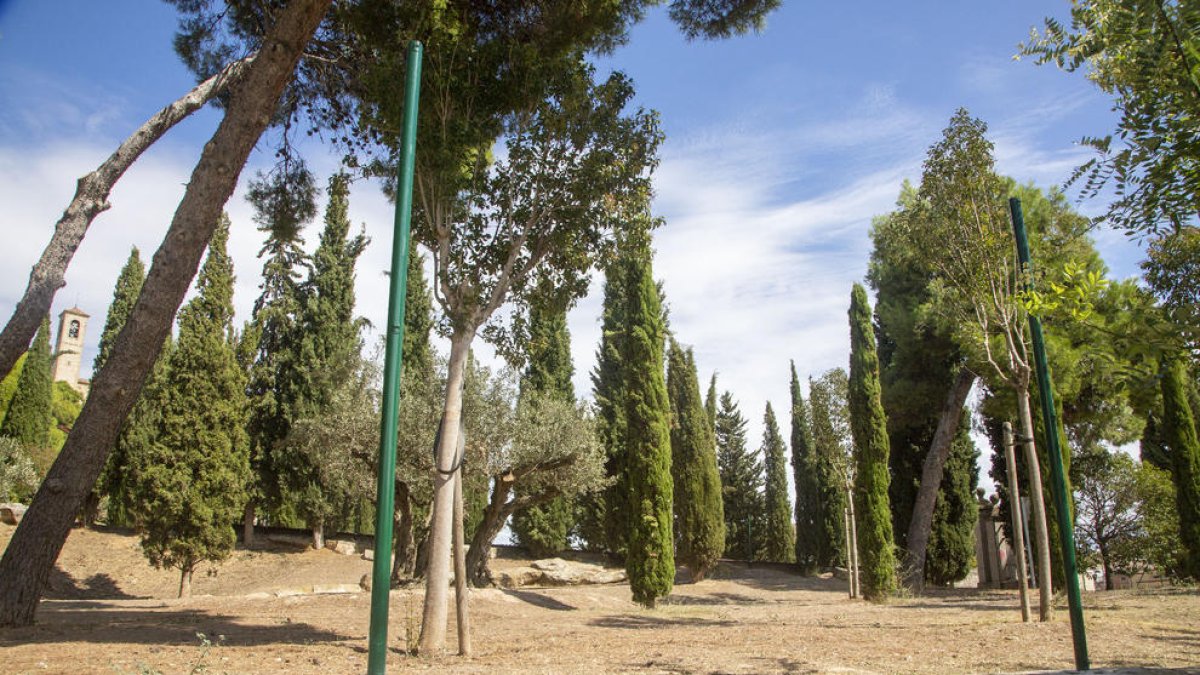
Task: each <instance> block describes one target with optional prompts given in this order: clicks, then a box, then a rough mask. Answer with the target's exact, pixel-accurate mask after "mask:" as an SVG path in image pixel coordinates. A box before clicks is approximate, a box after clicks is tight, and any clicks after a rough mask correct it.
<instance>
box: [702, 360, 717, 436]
mask: <svg viewBox="0 0 1200 675" xmlns="http://www.w3.org/2000/svg"><path fill="white" fill-rule="evenodd" d="M704 414H706V415H708V426H710V427H712V428H713V430H714V432H715V431H716V428H717V374H716V373H713V374H712V378H711V379H710V380H709V381H708V394H707V395H706V396H705V397H704Z"/></svg>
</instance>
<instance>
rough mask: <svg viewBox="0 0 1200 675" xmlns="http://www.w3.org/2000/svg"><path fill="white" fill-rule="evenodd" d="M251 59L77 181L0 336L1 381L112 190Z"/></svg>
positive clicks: (149, 124) (171, 109)
mask: <svg viewBox="0 0 1200 675" xmlns="http://www.w3.org/2000/svg"><path fill="white" fill-rule="evenodd" d="M253 58H254V57H253V56H250V57H247V58H244V59H242V60H240V61H236V62H234V63H231V64H229V65H228V66H225V68H224V69H222V70H221V72H220V73H217V74H216V75H214V76H212V77H211V78H209V79H207V80H205V81H204V82H201V83H200V84H198V85H196V87H195V88H194V89H192V90H191V91H189V92H188V93H187V94H185V95H184V96H183V97H182V98H180V99H179V100H177V101H175V102H173V103H171V104H170V105H168V106H167V107H165V108H163V109H162V110H160V111H158V112H157V113H156V114H155V115H154V116H153V117H151V118H150V119H148V120H146V122H145V123H144V124H142V126H140V127H138V129H137V131H134V132H133V133H132V134H131V135H130V136H129V138H126V139H125V141H124V142H123V143H121V145H120V146H118V147H117V150H116V151H115V152H113V154H112V155H110V156H109V157H108V159H106V160H104V163H103V164H101V165H100V166H99V167H97V168H96V170H95V171H93V172H91V173H89V174H88V175H86V176H84V177H82V178H80V179H79V181H78V182H77V183H76V185H75V196H74V197H73V198H72V199H71V203H70V204H68V205H67V208H66V210H65V211H63V214H62V217H61V218H59V220H58V222H57V223H56V224H55V225H54V234H53V235H51V237H50V243H48V244H46V248H45V250H43V251H42V257H41V258H39V259H38V262H37V264H36V265H34V267H33V270H32V271H31V272H30V273H29V284H28V285H27V286H26V287H25V294H24V295H23V296H22V297H21V300H20V301H19V302H18V303H17V306H16V307H15V308H14V309H13V314H12V317H10V318H9V320H8V323H7V324H5V326H4V331H3V332H2V333H0V378H3V377H4V376H5V375H7V374H8V373H9V371H11V370H12V368H13V365H14V364H15V363H16V362H17V359H18V358H19V357H20V356H21V354H24V353H25V350H26V349H28V348H29V341H30V340H32V339H33V334H34V333H35V332H37V329H38V325H39V324H41V322H42V318H44V317H45V316H46V315H47V314H49V313H50V306H51V305H52V304H53V303H54V294H55V293H57V292H58V289H60V288H62V287H63V286H64V285H66V282H65V281H64V276H65V275H66V272H67V266H68V265H70V264H71V259H72V258H74V257H75V251H76V250H77V249H78V248H79V245H80V243H82V242H83V236H84V235H85V234H87V230H88V227H90V226H91V224H92V221H93V220H95V219H96V216H98V215H100V214H101V213H103V212H104V211H107V210H108V209H109V207H110V206H111V205H110V204H109V203H108V196H109V194H110V193H111V192H112V189H113V186H114V185H116V183H117V181H118V180H120V178H121V176H123V175H124V174H125V172H126V171H127V170H128V169H129V167H130V166H131V165H132V164H133V163H134V162H135V161H137V159H138V157H141V156H142V153H143V152H145V151H146V150H147V149H148V148H149V147H150V146H151V145H153V144H154V143H155V142H157V141H158V139H160V138H162V137H163V134H165V133H167V131H169V130H170V129H171V128H172V127H174V126H175V125H176V124H178V123H179V122H181V121H182V120H184V119H185V118H186V117H187V116H188V115H191V114H192V113H193V112H195V111H197V110H199V109H200V108H201V107H203V106H204V104H205V103H208V101H209V100H211V99H212V98H213V97H214V96H216V95H217V94H219V93H221V92H222V91H224V90H225V89H226V88H227V87H228V86H229V85H230V84H231V83H233V82H235V81H236V80H237V79H238V78H240V77H241V76H242V75H243V74H244V73H245V72H246V69H247V67H248V66H249V65H250V63H251V60H252V59H253Z"/></svg>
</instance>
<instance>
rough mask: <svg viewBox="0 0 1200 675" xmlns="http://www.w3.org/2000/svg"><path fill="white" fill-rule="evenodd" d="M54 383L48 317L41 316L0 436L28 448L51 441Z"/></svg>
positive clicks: (40, 445)
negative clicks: (51, 375) (51, 370)
mask: <svg viewBox="0 0 1200 675" xmlns="http://www.w3.org/2000/svg"><path fill="white" fill-rule="evenodd" d="M52 386H53V383H52V382H51V380H50V317H46V318H43V319H42V325H41V327H39V328H38V332H37V335H35V336H34V338H33V346H32V347H31V348H30V349H29V352H28V353H27V355H26V357H25V365H24V367H23V368H22V369H21V376H20V377H18V378H17V388H16V391H14V392H13V397H12V401H11V402H10V403H9V404H8V413H7V414H5V416H4V424H3V426H0V436H8V437H10V438H13V439H16V441H17V442H18V443H20V444H21V445H22V446H23V447H25V448H26V449H27V450H41V449H44V448H45V447H46V446H47V445H48V444H49V442H50V424H51V421H52V419H53V416H52V412H51V404H52V392H51V387H52Z"/></svg>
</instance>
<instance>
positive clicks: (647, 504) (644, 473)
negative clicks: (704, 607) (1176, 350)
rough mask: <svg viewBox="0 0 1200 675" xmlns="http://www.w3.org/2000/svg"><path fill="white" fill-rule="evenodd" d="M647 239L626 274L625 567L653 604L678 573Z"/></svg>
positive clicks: (639, 594) (645, 601) (657, 314)
mask: <svg viewBox="0 0 1200 675" xmlns="http://www.w3.org/2000/svg"><path fill="white" fill-rule="evenodd" d="M651 255H652V254H651V252H650V249H649V246H648V245H645V246H644V247H643V248H642V249H641V250H640V251H638V252H637V254H636V255H631V256H629V259H628V260H627V264H626V269H625V274H626V278H625V281H626V289H625V290H626V296H625V298H626V300H625V302H626V312H627V314H626V317H625V319H626V321H627V322H628V335H627V336H626V339H625V340H624V341H623V345H622V346H623V348H624V349H623V350H622V360H623V361H624V366H625V446H626V453H627V455H626V459H625V461H626V466H625V483H626V485H625V487H626V488H627V489H628V496H629V509H630V511H629V520H628V526H629V529H628V540H627V545H626V552H625V570H626V572H627V573H628V575H629V585H630V588H631V589H632V591H633V599H634V601H635V602H638V603H640V604H642V605H645V606H646V607H654V606H655V605H656V604H657V602H658V599H659V598H665V597H666V596H667V595H669V594H670V593H671V587H672V584H673V583H674V580H675V550H674V537H673V535H672V528H671V512H672V485H671V436H670V415H671V410H670V404H669V403H668V402H667V386H666V382H665V381H664V378H663V340H664V338H665V333H666V326H665V325H664V323H663V316H662V302H661V300H660V299H659V294H658V288H657V286H656V284H655V283H654V277H653V272H652V266H651Z"/></svg>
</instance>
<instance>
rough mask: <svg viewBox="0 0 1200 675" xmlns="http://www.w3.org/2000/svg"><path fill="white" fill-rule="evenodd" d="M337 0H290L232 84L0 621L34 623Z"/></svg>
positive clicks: (14, 556) (1, 600)
mask: <svg viewBox="0 0 1200 675" xmlns="http://www.w3.org/2000/svg"><path fill="white" fill-rule="evenodd" d="M331 2H332V0H293V2H291V3H290V4H288V5H287V7H286V9H284V10H283V11H281V12H279V14H278V15H277V22H276V24H275V26H274V27H273V28H272V29H271V31H270V32H269V33H268V34H267V35H266V36H265V38H264V39H263V48H262V50H261V51H260V53H259V56H258V57H257V58H256V59H255V60H254V62H253V64H251V65H250V66H249V67H248V69H247V71H246V74H245V75H244V78H243V79H242V80H241V81H240V83H239V84H238V85H237V86H235V87H233V88H232V89H233V93H232V96H231V98H230V100H229V103H228V105H227V106H226V109H225V117H224V118H223V119H222V120H221V124H220V126H219V127H218V128H217V131H216V133H214V134H213V137H212V139H211V140H209V142H208V143H207V144H206V145H205V147H204V151H203V152H202V154H201V156H200V161H199V162H198V163H197V164H196V168H195V170H193V172H192V176H191V179H190V180H189V182H188V187H187V190H186V191H185V192H184V196H183V200H182V201H181V202H180V204H179V207H178V208H177V209H176V211H175V216H174V218H173V219H172V221H171V226H170V228H169V229H168V231H167V234H166V237H165V238H164V239H163V243H162V245H161V246H160V247H159V249H158V251H157V252H156V253H155V255H154V263H153V265H152V266H151V268H150V273H149V275H148V276H147V277H146V282H145V284H144V285H143V287H142V292H141V295H140V296H139V297H138V301H137V304H136V305H135V306H134V308H133V312H132V313H131V314H130V317H129V320H128V321H127V322H126V324H125V327H124V328H123V329H122V330H121V333H120V335H118V337H117V340H116V343H115V344H114V346H113V351H112V353H111V355H110V357H109V360H108V363H107V364H106V365H105V367H104V368H103V369H101V371H100V373H99V374H98V375H97V376H96V380H95V382H94V383H93V385H92V391H91V395H90V396H88V399H87V401H86V402H85V403H84V406H83V410H82V411H81V412H80V414H79V418H78V419H77V420H76V422H75V426H74V428H73V429H72V430H71V434H70V435H69V436H68V437H67V442H66V445H64V446H63V449H62V451H61V452H60V453H59V456H58V459H57V460H56V461H55V462H54V465H53V466H52V467H51V468H50V472H49V473H48V474H47V476H46V479H45V480H44V481H43V482H42V485H41V487H40V488H39V489H38V492H37V495H35V496H34V499H33V503H32V504H30V506H29V510H28V511H27V512H26V514H25V517H24V519H23V520H22V521H21V525H20V527H18V528H17V531H16V532H15V533H14V534H13V537H12V539H11V540H10V541H9V545H8V548H7V549H6V550H5V552H4V558H3V560H0V626H26V625H29V624H31V623H33V620H34V614H35V613H36V611H37V605H38V599H39V598H40V597H41V593H42V589H43V588H44V587H45V584H46V580H47V579H48V578H49V576H50V571H51V570H52V569H53V568H54V561H55V560H56V559H57V558H58V554H59V552H60V551H61V550H62V546H63V544H64V543H65V542H66V539H67V534H68V533H69V532H70V528H71V524H72V523H73V521H74V519H75V514H76V513H77V512H78V510H79V507H80V505H81V504H82V503H83V500H84V498H85V497H86V496H87V494H88V493H89V492H91V490H92V488H93V487H94V486H95V484H96V478H97V477H98V476H99V475H100V471H101V470H102V469H103V468H104V461H105V458H106V457H107V454H108V451H109V449H110V448H112V447H113V445H114V444H115V443H116V440H117V435H118V433H119V432H120V428H121V424H122V423H123V422H124V421H125V418H126V417H127V416H128V415H129V411H130V409H131V408H132V407H133V404H134V402H135V401H136V400H137V397H138V394H139V392H140V391H141V388H142V385H143V383H144V382H145V380H146V378H147V376H148V375H149V373H150V369H151V368H152V367H153V365H154V360H155V358H156V357H157V355H158V352H159V350H160V349H161V348H162V344H163V341H164V340H165V339H166V337H167V334H168V333H169V332H170V330H171V323H172V320H173V319H174V316H175V312H176V311H177V310H178V309H179V305H180V304H181V303H182V302H183V298H184V295H185V294H186V293H187V290H188V287H189V286H190V285H191V281H192V279H193V278H194V277H195V274H196V270H197V268H198V267H199V265H200V259H201V257H202V256H203V255H204V250H205V247H206V246H207V245H208V242H209V240H210V239H211V238H212V234H213V231H214V230H215V229H216V226H217V223H218V222H219V220H220V215H221V209H222V208H223V207H224V205H225V203H226V202H227V201H228V200H229V196H230V195H231V194H233V190H234V188H235V187H236V186H237V180H238V176H239V174H240V172H241V169H242V167H243V166H244V165H245V163H246V158H247V157H248V156H249V155H250V151H251V150H253V149H254V144H255V143H256V142H257V141H258V138H259V136H261V135H262V133H263V131H264V130H265V129H266V127H267V124H268V123H269V122H270V119H271V116H272V113H273V112H274V110H275V105H276V102H277V101H278V100H279V94H280V92H281V91H282V90H283V87H284V85H286V84H287V82H288V81H289V80H290V79H291V76H292V72H293V71H294V70H295V67H296V63H297V61H298V60H299V58H300V55H301V53H302V52H303V50H304V47H305V45H306V44H307V43H308V41H309V39H310V38H311V37H312V35H313V32H314V31H315V30H316V28H317V26H318V24H319V23H320V21H321V18H322V17H323V16H324V15H325V12H326V11H327V10H328V9H329V6H330V4H331Z"/></svg>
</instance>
